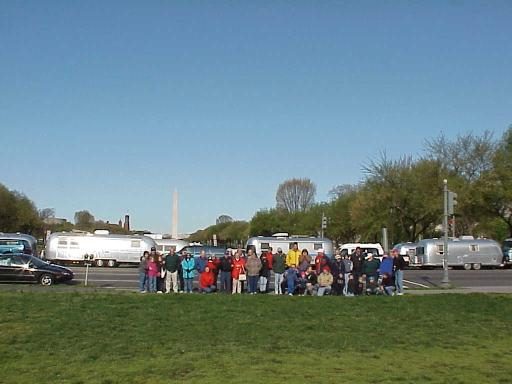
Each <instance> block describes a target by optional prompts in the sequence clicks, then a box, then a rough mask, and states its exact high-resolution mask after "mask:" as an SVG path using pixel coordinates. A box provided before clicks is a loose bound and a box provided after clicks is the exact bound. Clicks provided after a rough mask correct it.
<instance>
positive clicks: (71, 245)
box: [69, 240, 79, 249]
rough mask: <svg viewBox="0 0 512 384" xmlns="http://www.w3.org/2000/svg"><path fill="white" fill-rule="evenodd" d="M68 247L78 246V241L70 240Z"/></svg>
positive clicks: (75, 247)
mask: <svg viewBox="0 0 512 384" xmlns="http://www.w3.org/2000/svg"><path fill="white" fill-rule="evenodd" d="M69 248H74V249H77V248H79V245H78V241H76V240H75V241H73V240H71V241H70V243H69Z"/></svg>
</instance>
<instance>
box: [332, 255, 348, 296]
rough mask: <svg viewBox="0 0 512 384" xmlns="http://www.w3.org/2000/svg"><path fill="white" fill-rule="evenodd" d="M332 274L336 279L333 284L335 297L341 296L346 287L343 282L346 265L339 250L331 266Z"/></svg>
mask: <svg viewBox="0 0 512 384" xmlns="http://www.w3.org/2000/svg"><path fill="white" fill-rule="evenodd" d="M331 273H332V276H333V278H334V282H333V284H332V292H333V294H334V295H337V296H341V295H342V293H343V286H344V283H343V280H344V275H345V264H344V263H343V260H342V259H341V252H340V251H339V250H337V251H336V255H335V256H334V261H333V262H332V264H331Z"/></svg>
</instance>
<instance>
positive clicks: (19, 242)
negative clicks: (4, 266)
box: [0, 232, 39, 257]
mask: <svg viewBox="0 0 512 384" xmlns="http://www.w3.org/2000/svg"><path fill="white" fill-rule="evenodd" d="M2 252H11V253H17V252H20V253H24V254H26V255H32V256H35V257H39V255H38V254H37V239H36V238H35V237H34V236H31V235H27V234H25V233H3V232H0V253H2Z"/></svg>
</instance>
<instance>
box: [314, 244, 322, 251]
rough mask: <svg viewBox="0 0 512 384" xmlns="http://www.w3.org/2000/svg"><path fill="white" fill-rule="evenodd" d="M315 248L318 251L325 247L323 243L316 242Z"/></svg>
mask: <svg viewBox="0 0 512 384" xmlns="http://www.w3.org/2000/svg"><path fill="white" fill-rule="evenodd" d="M313 248H314V250H315V251H318V250H319V249H320V248H323V247H322V243H315V244H314V246H313Z"/></svg>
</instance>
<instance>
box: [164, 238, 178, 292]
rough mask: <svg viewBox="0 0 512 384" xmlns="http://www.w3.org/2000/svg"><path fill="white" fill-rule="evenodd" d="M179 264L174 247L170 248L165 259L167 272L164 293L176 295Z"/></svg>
mask: <svg viewBox="0 0 512 384" xmlns="http://www.w3.org/2000/svg"><path fill="white" fill-rule="evenodd" d="M179 264H180V256H179V255H178V254H177V253H176V247H174V246H172V247H171V249H170V250H169V254H168V255H167V256H166V257H165V269H166V270H167V277H166V279H165V291H166V292H167V293H171V286H172V291H173V292H174V293H178V291H179V286H178V266H179Z"/></svg>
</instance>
